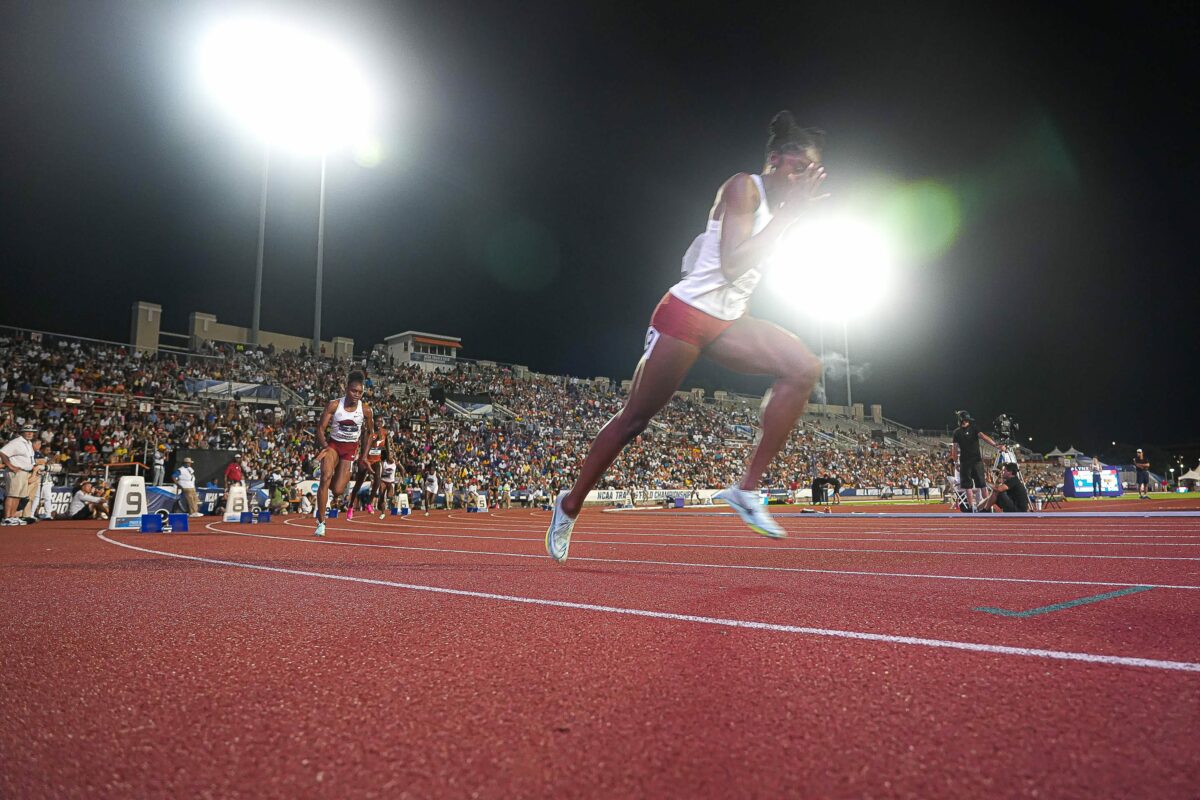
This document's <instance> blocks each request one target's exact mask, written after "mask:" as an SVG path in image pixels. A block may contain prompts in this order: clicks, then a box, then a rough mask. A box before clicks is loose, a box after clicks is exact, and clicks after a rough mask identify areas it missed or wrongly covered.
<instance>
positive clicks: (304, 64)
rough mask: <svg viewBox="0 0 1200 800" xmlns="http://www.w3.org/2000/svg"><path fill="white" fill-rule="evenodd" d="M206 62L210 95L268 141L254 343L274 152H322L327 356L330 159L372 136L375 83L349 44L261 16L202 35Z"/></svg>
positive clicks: (320, 262)
mask: <svg viewBox="0 0 1200 800" xmlns="http://www.w3.org/2000/svg"><path fill="white" fill-rule="evenodd" d="M199 65H200V68H199V73H200V79H201V83H202V86H203V88H204V90H205V93H206V94H207V95H208V96H209V97H210V98H211V99H212V100H213V101H215V103H216V105H217V106H218V107H219V108H220V109H221V110H222V111H223V112H224V113H225V115H226V116H228V117H230V118H231V119H232V120H233V121H234V122H235V123H236V124H238V125H239V126H240V127H242V128H243V129H245V130H246V131H248V132H249V133H250V134H252V135H253V136H255V137H256V138H259V139H260V140H261V141H262V142H264V150H265V154H264V160H263V182H262V194H261V197H260V203H259V229H258V261H257V265H256V269H255V278H254V312H253V316H252V324H251V341H252V342H253V343H254V344H258V336H259V323H260V314H261V308H262V271H263V244H264V240H265V237H266V218H267V217H266V212H267V188H268V176H269V172H270V159H271V152H272V150H273V149H274V148H277V147H282V148H285V149H288V150H292V151H295V152H298V153H304V154H320V156H321V197H320V203H319V205H318V211H317V288H316V307H315V310H314V321H313V339H312V344H313V353H314V354H319V353H320V350H321V281H322V279H323V267H324V245H325V168H326V160H327V157H328V154H329V153H330V152H331V151H332V150H334V149H336V148H338V147H342V146H345V145H348V144H354V143H362V142H365V141H367V139H368V136H369V134H370V132H371V129H372V127H373V123H374V116H375V112H376V103H375V95H374V92H373V90H372V87H371V84H370V82H369V81H368V80H367V78H366V73H365V72H364V70H363V69H362V68H361V66H360V65H359V64H358V63H357V61H356V60H355V59H354V58H353V57H352V55H351V52H350V51H349V50H348V49H347V48H346V47H344V46H343V45H342V44H340V43H338V42H336V41H334V40H333V39H331V38H328V37H326V36H324V35H322V34H320V33H318V32H316V31H315V30H306V29H305V28H303V27H302V26H300V25H298V24H297V23H295V22H294V21H292V20H288V19H283V18H277V17H270V16H263V15H257V14H248V15H243V16H235V17H230V18H228V19H224V20H221V21H219V22H217V23H215V24H213V25H211V26H210V27H209V28H208V29H207V30H206V31H205V33H204V35H203V36H202V37H201V39H200V46H199Z"/></svg>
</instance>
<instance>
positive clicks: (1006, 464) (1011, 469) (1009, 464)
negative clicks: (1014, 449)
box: [1000, 461, 1020, 478]
mask: <svg viewBox="0 0 1200 800" xmlns="http://www.w3.org/2000/svg"><path fill="white" fill-rule="evenodd" d="M1000 469H1004V470H1008V471H1009V472H1011V473H1012V474H1013V477H1014V478H1015V477H1017V476H1018V475H1019V474H1020V472H1019V471H1018V470H1017V465H1016V464H1014V463H1013V462H1011V461H1005V462H1004V466H1002V467H1001V468H1000Z"/></svg>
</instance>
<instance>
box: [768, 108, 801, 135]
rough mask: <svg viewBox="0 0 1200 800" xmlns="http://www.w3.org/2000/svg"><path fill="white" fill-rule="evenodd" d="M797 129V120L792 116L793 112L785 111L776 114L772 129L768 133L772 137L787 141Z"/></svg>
mask: <svg viewBox="0 0 1200 800" xmlns="http://www.w3.org/2000/svg"><path fill="white" fill-rule="evenodd" d="M796 127H798V126H797V125H796V118H795V117H793V116H792V112H790V111H787V110H784V111H780V112H779V113H778V114H776V115H775V117H774V118H773V119H772V120H771V127H770V128H769V129H768V132H769V133H770V134H771V136H772V137H777V138H780V139H785V138H787V136H788V134H789V133H790V132H791V131H792V130H794V129H795V128H796Z"/></svg>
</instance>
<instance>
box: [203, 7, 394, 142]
mask: <svg viewBox="0 0 1200 800" xmlns="http://www.w3.org/2000/svg"><path fill="white" fill-rule="evenodd" d="M198 61H199V74H200V80H201V85H202V86H203V88H204V90H205V94H206V95H208V97H209V98H210V99H211V100H212V101H213V102H214V103H215V104H216V105H217V106H218V107H219V108H221V109H222V110H223V111H224V112H225V114H226V115H227V116H228V117H230V119H231V120H232V121H233V122H235V123H236V124H238V125H239V126H241V127H243V128H245V129H246V130H248V131H249V132H251V133H252V134H254V135H256V136H258V137H260V138H261V139H262V140H263V141H265V142H267V143H268V144H269V145H270V146H272V147H284V148H287V149H291V150H295V151H297V152H300V153H324V152H328V151H329V150H331V149H334V148H337V147H342V146H345V145H349V144H355V143H359V142H363V141H366V140H367V139H368V137H369V135H370V133H371V132H372V128H373V126H374V121H375V115H376V113H377V103H376V99H375V97H376V96H375V92H374V89H373V88H372V86H371V83H370V81H369V80H368V79H367V74H366V71H365V70H364V69H363V68H362V66H361V65H360V64H359V63H358V61H357V60H356V59H355V58H354V56H353V54H352V53H351V51H350V50H349V49H348V48H346V47H345V46H343V45H342V44H341V43H339V42H337V41H335V40H333V39H331V38H329V37H327V36H324V35H322V34H320V33H318V32H316V31H312V30H307V29H305V28H304V27H302V26H300V25H299V24H297V23H295V22H294V21H292V20H289V19H284V18H277V17H269V16H262V15H244V16H235V17H230V18H228V19H223V20H220V21H217V22H215V23H213V24H212V25H210V26H209V28H208V29H207V30H206V31H205V32H204V34H203V36H201V38H200V44H199V48H198Z"/></svg>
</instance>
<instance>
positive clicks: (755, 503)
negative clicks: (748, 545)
mask: <svg viewBox="0 0 1200 800" xmlns="http://www.w3.org/2000/svg"><path fill="white" fill-rule="evenodd" d="M713 499H714V500H724V501H725V502H726V503H728V504H729V505H730V506H731V507H732V508H733V510H734V511H736V512H737V513H738V516H739V517H741V518H742V522H744V523H746V524H747V525H749V526H750V530H752V531H754V532H755V533H759V534H762V535H763V536H769V537H771V538H772V539H782V538H784V537H785V536H787V531H785V530H784V529H783V528H781V527H779V523H778V522H776V521H775V520H773V519H771V515H770V514H768V513H767V509H766V507H765V506H764V505H763V504H762V496H761V495H759V493H758V492H750V491H746V490H745V489H739V488H738V487H737V486H730V487H729V488H727V489H722V490H721V491H719V492H717V493H716V494H714V495H713Z"/></svg>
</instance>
